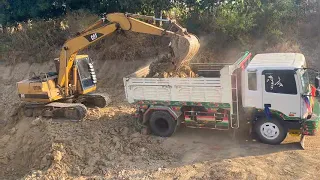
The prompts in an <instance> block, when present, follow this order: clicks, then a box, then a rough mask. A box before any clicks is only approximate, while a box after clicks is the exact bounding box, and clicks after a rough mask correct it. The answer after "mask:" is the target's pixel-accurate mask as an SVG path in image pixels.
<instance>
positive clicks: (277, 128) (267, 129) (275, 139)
mask: <svg viewBox="0 0 320 180" xmlns="http://www.w3.org/2000/svg"><path fill="white" fill-rule="evenodd" d="M254 130H255V132H256V134H257V135H258V137H259V139H260V141H261V142H263V143H266V144H273V145H275V144H280V143H281V142H282V141H283V140H284V139H285V138H286V137H287V133H288V130H287V128H285V127H284V126H283V125H282V124H281V123H280V122H279V121H278V120H275V119H271V120H267V119H260V120H258V121H257V122H256V123H255V126H254Z"/></svg>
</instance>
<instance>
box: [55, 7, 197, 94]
mask: <svg viewBox="0 0 320 180" xmlns="http://www.w3.org/2000/svg"><path fill="white" fill-rule="evenodd" d="M136 18H141V19H144V20H157V19H156V18H153V17H152V16H143V15H135V14H124V13H112V14H107V15H106V19H107V20H108V21H109V24H103V20H100V21H98V22H96V23H95V24H93V25H92V26H90V27H88V28H87V29H86V30H84V31H82V32H81V33H80V35H79V36H77V37H75V38H73V39H70V40H68V41H67V42H66V43H65V44H64V46H63V48H62V50H61V53H60V58H59V59H60V67H59V76H58V85H59V86H60V87H64V88H65V94H66V95H68V84H69V81H68V79H69V76H68V75H69V72H70V71H71V68H72V66H73V62H74V60H75V57H76V55H77V53H78V52H79V51H80V50H82V49H84V48H86V47H87V46H89V45H91V44H92V43H94V42H96V41H98V40H100V39H102V38H104V37H105V36H107V35H110V34H112V33H113V32H115V31H116V30H124V31H132V32H137V33H145V34H151V35H156V36H165V37H170V38H171V43H172V48H173V52H174V54H175V56H174V60H173V62H174V63H175V64H176V65H179V64H181V63H182V62H188V61H190V60H191V59H192V57H193V56H194V55H195V54H196V53H197V52H198V50H199V47H200V44H199V41H198V39H197V37H196V36H194V35H192V34H190V33H187V31H186V30H185V29H183V28H182V27H181V26H179V25H178V24H176V23H175V22H174V21H172V20H165V21H169V22H171V24H173V25H174V27H176V28H177V29H178V30H177V31H176V32H173V31H169V30H165V29H163V28H160V27H157V26H155V25H152V24H149V23H146V22H143V21H141V20H138V19H136Z"/></svg>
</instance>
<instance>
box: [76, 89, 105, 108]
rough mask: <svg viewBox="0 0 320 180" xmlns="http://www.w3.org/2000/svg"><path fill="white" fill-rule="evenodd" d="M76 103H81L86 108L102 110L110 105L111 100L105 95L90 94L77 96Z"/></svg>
mask: <svg viewBox="0 0 320 180" xmlns="http://www.w3.org/2000/svg"><path fill="white" fill-rule="evenodd" d="M76 102H78V103H83V104H85V105H86V106H88V107H92V106H95V107H99V108H104V107H106V106H108V105H109V104H110V103H111V99H110V97H109V95H108V94H107V93H92V94H85V95H81V96H79V97H78V99H77V100H76Z"/></svg>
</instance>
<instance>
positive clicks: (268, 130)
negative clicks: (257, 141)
mask: <svg viewBox="0 0 320 180" xmlns="http://www.w3.org/2000/svg"><path fill="white" fill-rule="evenodd" d="M260 132H261V134H262V136H263V137H265V138H267V139H270V140H273V139H276V138H277V137H278V136H279V134H280V130H279V127H278V126H277V125H276V124H274V123H272V122H266V123H264V124H262V125H261V127H260Z"/></svg>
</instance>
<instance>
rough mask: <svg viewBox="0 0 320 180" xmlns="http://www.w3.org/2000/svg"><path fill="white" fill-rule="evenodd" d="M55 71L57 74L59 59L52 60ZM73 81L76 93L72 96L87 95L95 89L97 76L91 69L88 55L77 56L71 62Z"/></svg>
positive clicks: (92, 68) (91, 62)
mask: <svg viewBox="0 0 320 180" xmlns="http://www.w3.org/2000/svg"><path fill="white" fill-rule="evenodd" d="M54 60H55V66H56V71H57V73H58V74H59V67H60V64H59V58H56V59H54ZM70 79H73V82H75V83H74V86H75V87H77V88H76V89H77V91H76V92H74V94H78V95H79V94H87V93H89V92H92V91H94V90H95V89H96V84H97V76H96V73H95V70H94V67H93V61H92V59H91V58H89V56H88V55H77V56H76V59H75V60H74V62H73V73H71V78H70Z"/></svg>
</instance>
